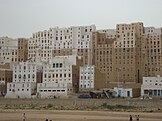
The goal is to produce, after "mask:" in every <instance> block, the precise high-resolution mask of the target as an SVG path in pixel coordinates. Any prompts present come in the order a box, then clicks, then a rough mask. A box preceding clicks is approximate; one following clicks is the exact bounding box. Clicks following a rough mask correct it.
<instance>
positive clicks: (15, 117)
mask: <svg viewBox="0 0 162 121" xmlns="http://www.w3.org/2000/svg"><path fill="white" fill-rule="evenodd" d="M23 113H25V114H26V117H27V119H26V121H45V119H46V118H48V119H49V120H52V121H129V115H130V114H131V115H132V116H133V118H134V120H133V121H136V120H135V115H140V121H162V113H141V112H139V113H138V112H110V111H66V110H61V111H58V110H54V111H51V110H42V111H40V110H39V111H36V110H1V111H0V121H22V118H23Z"/></svg>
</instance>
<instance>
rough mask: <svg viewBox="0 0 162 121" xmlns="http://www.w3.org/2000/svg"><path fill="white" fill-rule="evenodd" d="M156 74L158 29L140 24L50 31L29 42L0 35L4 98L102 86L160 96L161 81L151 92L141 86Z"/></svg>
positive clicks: (161, 46) (161, 31)
mask: <svg viewBox="0 0 162 121" xmlns="http://www.w3.org/2000/svg"><path fill="white" fill-rule="evenodd" d="M157 75H160V76H162V28H154V27H144V25H143V23H141V22H138V23H131V24H117V25H116V29H105V30H97V29H96V26H95V25H90V26H71V27H68V28H59V27H55V28H50V29H49V30H45V31H39V32H36V33H33V36H32V37H31V38H29V39H25V38H18V39H12V38H8V37H0V92H1V94H2V95H5V97H6V98H32V97H39V98H50V97H51V98H54V97H60V98H61V97H69V96H71V95H72V94H74V93H78V92H88V91H92V90H100V89H105V88H115V89H116V88H117V89H118V91H119V89H122V90H123V89H128V90H129V89H132V90H135V92H131V93H129V95H130V94H135V95H140V94H150V95H153V94H154V95H155V94H156V95H155V96H162V80H161V81H158V83H156V85H157V86H158V88H157V89H156V88H154V89H150V88H149V89H148V88H143V87H145V85H143V84H145V83H146V82H147V81H146V79H148V78H149V79H150V80H152V79H153V80H155V82H156V77H155V76H157ZM145 77H147V78H145ZM153 77H155V78H153ZM157 78H159V76H158V77H157ZM153 80H152V81H153ZM143 81H144V82H145V83H143ZM149 83H150V82H149ZM153 84H154V81H153ZM156 85H155V87H156ZM146 87H147V84H146ZM155 92H156V93H155ZM118 93H119V92H118ZM132 96H133V95H132Z"/></svg>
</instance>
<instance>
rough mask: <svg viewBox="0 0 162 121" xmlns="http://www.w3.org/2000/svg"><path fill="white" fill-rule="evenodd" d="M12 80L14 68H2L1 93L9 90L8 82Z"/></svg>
mask: <svg viewBox="0 0 162 121" xmlns="http://www.w3.org/2000/svg"><path fill="white" fill-rule="evenodd" d="M10 82H12V70H11V69H3V68H0V95H2V96H4V95H5V94H6V92H7V83H10Z"/></svg>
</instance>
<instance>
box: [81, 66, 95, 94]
mask: <svg viewBox="0 0 162 121" xmlns="http://www.w3.org/2000/svg"><path fill="white" fill-rule="evenodd" d="M94 75H95V69H94V66H91V65H86V66H82V67H80V78H79V89H80V91H82V90H93V89H94V77H95V76H94Z"/></svg>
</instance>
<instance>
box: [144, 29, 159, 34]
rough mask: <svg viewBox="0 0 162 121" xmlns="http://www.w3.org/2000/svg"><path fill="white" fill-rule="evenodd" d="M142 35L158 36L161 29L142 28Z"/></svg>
mask: <svg viewBox="0 0 162 121" xmlns="http://www.w3.org/2000/svg"><path fill="white" fill-rule="evenodd" d="M144 33H145V34H155V35H160V34H162V28H155V27H145V28H144Z"/></svg>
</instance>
